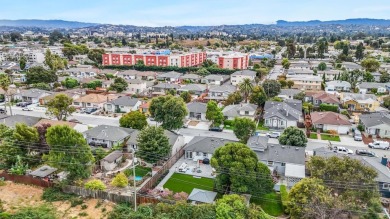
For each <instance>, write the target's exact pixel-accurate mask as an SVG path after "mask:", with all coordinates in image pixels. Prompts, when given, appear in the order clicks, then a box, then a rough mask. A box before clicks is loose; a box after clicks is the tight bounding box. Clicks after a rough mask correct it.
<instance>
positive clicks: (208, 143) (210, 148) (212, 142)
mask: <svg viewBox="0 0 390 219" xmlns="http://www.w3.org/2000/svg"><path fill="white" fill-rule="evenodd" d="M229 142H235V141H232V140H227V139H223V138H216V137H203V136H195V137H194V138H193V139H192V140H191V141H190V142H188V144H187V146H186V147H185V148H184V150H186V151H196V152H203V153H209V154H213V153H214V151H215V150H216V149H217V148H219V147H222V146H224V145H225V144H226V143H229Z"/></svg>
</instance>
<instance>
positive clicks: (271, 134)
mask: <svg viewBox="0 0 390 219" xmlns="http://www.w3.org/2000/svg"><path fill="white" fill-rule="evenodd" d="M265 135H266V136H267V137H268V138H279V137H280V135H281V134H280V132H271V133H267V134H265Z"/></svg>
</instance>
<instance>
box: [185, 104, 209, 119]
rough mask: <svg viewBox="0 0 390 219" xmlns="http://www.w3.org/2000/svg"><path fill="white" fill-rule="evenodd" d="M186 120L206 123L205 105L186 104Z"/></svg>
mask: <svg viewBox="0 0 390 219" xmlns="http://www.w3.org/2000/svg"><path fill="white" fill-rule="evenodd" d="M187 110H188V115H187V117H186V118H187V119H195V120H201V121H206V120H207V119H206V111H207V104H205V103H201V102H191V103H187Z"/></svg>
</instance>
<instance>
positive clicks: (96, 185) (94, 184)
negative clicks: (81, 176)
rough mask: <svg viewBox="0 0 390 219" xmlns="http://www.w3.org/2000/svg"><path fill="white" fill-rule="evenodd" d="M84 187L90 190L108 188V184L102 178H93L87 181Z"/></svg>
mask: <svg viewBox="0 0 390 219" xmlns="http://www.w3.org/2000/svg"><path fill="white" fill-rule="evenodd" d="M84 188H86V189H90V190H106V185H104V183H103V182H102V181H101V180H98V179H93V180H90V181H89V182H87V183H85V185H84Z"/></svg>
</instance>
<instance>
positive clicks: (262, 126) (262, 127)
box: [257, 121, 269, 131]
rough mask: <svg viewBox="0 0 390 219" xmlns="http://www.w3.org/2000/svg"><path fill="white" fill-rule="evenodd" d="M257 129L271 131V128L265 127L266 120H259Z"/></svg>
mask: <svg viewBox="0 0 390 219" xmlns="http://www.w3.org/2000/svg"><path fill="white" fill-rule="evenodd" d="M257 130H263V131H269V128H268V127H265V126H264V121H262V122H259V125H257Z"/></svg>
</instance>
